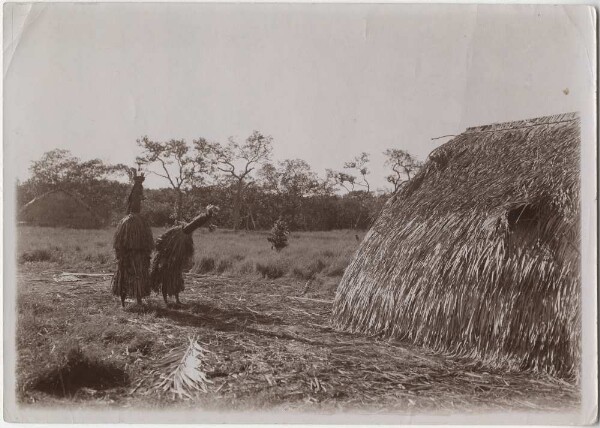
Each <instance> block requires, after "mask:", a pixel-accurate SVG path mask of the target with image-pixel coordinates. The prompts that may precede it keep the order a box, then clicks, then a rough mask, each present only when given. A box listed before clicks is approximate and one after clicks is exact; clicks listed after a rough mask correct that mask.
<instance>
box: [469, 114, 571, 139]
mask: <svg viewBox="0 0 600 428" xmlns="http://www.w3.org/2000/svg"><path fill="white" fill-rule="evenodd" d="M578 119H579V113H578V112H570V113H562V114H555V115H551V116H542V117H536V118H533V119H525V120H516V121H512V122H499V123H492V124H490V125H481V126H472V127H469V128H467V129H466V131H465V132H464V133H469V134H470V133H476V132H499V131H509V130H512V129H520V128H530V127H533V126H541V125H553V124H558V123H564V122H572V121H575V120H578Z"/></svg>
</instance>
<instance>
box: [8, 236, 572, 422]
mask: <svg viewBox="0 0 600 428" xmlns="http://www.w3.org/2000/svg"><path fill="white" fill-rule="evenodd" d="M161 232H162V230H155V231H154V236H155V237H157V236H158V235H159V234H160V233H161ZM111 236H112V231H111V230H102V231H77V230H64V229H62V230H61V229H46V228H34V227H20V228H19V230H18V238H19V248H18V254H17V255H18V260H19V262H18V263H19V264H18V278H17V283H16V284H17V287H18V325H17V351H18V367H17V386H18V392H17V394H18V399H19V401H20V402H21V403H26V404H32V405H47V404H55V403H60V404H61V405H62V406H65V405H88V406H93V407H96V408H97V407H105V406H119V407H132V406H151V407H162V406H183V407H202V408H205V409H227V410H247V409H279V410H282V409H296V410H305V411H343V410H349V409H363V410H369V411H392V412H419V411H432V410H436V411H442V412H456V411H474V410H488V411H497V410H506V409H511V410H523V409H526V410H531V409H534V410H544V411H549V410H550V411H551V410H562V409H565V408H573V407H575V406H577V404H578V403H579V395H578V392H577V388H576V387H575V386H573V385H570V384H567V383H565V382H563V381H561V380H557V379H552V378H549V377H547V376H545V375H542V374H535V373H522V372H513V373H504V372H493V371H488V370H486V369H485V368H483V367H480V366H479V365H478V364H476V363H474V362H470V361H463V360H458V359H455V358H450V357H447V356H442V355H436V354H433V353H431V352H428V351H427V350H424V349H418V348H414V347H412V346H410V345H407V344H405V343H400V342H397V341H393V340H383V339H381V338H378V337H365V336H359V335H352V334H348V333H340V332H336V331H335V330H333V329H332V328H331V327H330V324H329V318H330V313H331V301H332V299H333V297H334V294H335V288H336V286H337V283H338V282H339V280H340V278H341V275H342V274H343V270H344V267H345V266H346V265H347V263H348V261H349V259H350V258H351V256H352V254H353V252H354V250H355V249H356V247H357V245H358V242H357V240H356V238H355V233H354V231H336V232H327V233H325V232H306V233H292V234H291V235H290V239H289V247H288V248H286V249H284V250H283V251H282V252H281V253H275V252H274V251H272V250H271V248H270V245H269V243H268V242H267V240H266V233H259V232H256V233H250V232H239V233H232V232H228V231H216V232H214V233H209V232H207V231H204V230H203V231H198V232H196V234H195V237H194V238H195V245H196V255H195V265H194V268H193V269H192V271H191V272H190V273H188V274H186V276H185V277H186V290H185V291H184V292H183V294H182V295H181V299H182V305H181V306H175V305H173V306H169V307H165V305H164V302H163V301H162V297H160V296H156V295H153V296H152V297H150V298H149V299H147V301H146V304H145V305H144V307H139V306H137V305H135V304H134V303H133V302H128V305H127V307H126V308H124V309H123V308H121V305H120V302H119V299H118V298H116V297H114V296H112V295H111V293H110V277H109V276H91V277H86V276H80V277H79V280H77V281H74V282H59V281H57V280H56V279H58V278H60V274H61V273H63V272H75V273H94V274H101V273H107V274H109V273H110V272H112V271H113V269H114V260H113V254H112V250H111ZM360 237H361V238H362V235H361V236H360ZM191 337H193V338H195V339H196V340H197V341H198V342H199V343H200V344H201V346H202V347H203V348H204V350H205V352H204V355H203V357H202V371H203V372H204V373H205V375H206V378H207V381H208V382H207V384H206V387H207V388H206V392H199V393H198V394H195V395H193V396H192V397H190V398H182V397H179V396H177V395H174V394H172V393H168V392H167V393H163V394H159V393H157V392H156V390H154V389H152V388H151V385H152V379H154V376H156V370H157V369H156V368H157V363H158V362H159V361H160V360H161V359H162V358H163V357H164V356H165V355H167V354H168V353H169V352H170V351H171V350H172V349H173V348H177V347H180V346H185V345H186V344H187V343H188V338H191Z"/></svg>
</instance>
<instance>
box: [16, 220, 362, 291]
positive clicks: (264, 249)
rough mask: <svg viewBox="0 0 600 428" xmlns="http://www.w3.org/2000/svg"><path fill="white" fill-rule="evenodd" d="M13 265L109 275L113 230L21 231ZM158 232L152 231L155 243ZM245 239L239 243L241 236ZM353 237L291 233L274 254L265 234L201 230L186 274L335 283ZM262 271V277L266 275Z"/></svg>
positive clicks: (343, 233)
mask: <svg viewBox="0 0 600 428" xmlns="http://www.w3.org/2000/svg"><path fill="white" fill-rule="evenodd" d="M18 232H19V248H18V254H19V263H41V262H43V263H46V264H50V265H53V266H55V267H56V268H60V269H63V270H65V271H68V270H86V269H95V270H97V271H100V272H112V271H113V270H114V268H115V266H116V261H115V258H114V255H113V254H112V251H111V247H110V243H111V240H112V236H113V230H111V229H103V230H74V229H54V228H38V227H30V226H22V227H19V229H18ZM163 232H164V229H159V228H155V229H153V235H154V238H155V239H156V238H157V237H158V236H160V234H161V233H163ZM242 233H243V234H244V235H245V236H243V237H240V235H241V234H242ZM354 234H355V231H349V230H348V231H333V232H295V233H294V238H293V239H294V245H293V246H291V247H288V248H285V249H283V250H282V251H280V252H279V253H276V254H275V253H274V252H273V251H272V250H271V249H270V247H269V246H268V244H267V243H266V242H265V238H266V237H267V236H268V233H267V232H249V231H248V232H246V231H245V232H238V233H231V231H230V230H226V229H218V230H217V231H215V232H212V233H211V232H209V231H208V230H205V229H201V230H198V231H196V232H195V234H194V247H195V253H194V264H193V267H192V268H191V271H190V272H192V273H195V274H200V275H217V274H219V275H226V276H233V277H240V276H244V277H245V276H264V277H265V278H279V277H282V276H286V275H287V276H290V277H293V278H297V279H304V278H308V277H312V276H314V275H317V276H318V275H321V276H327V277H337V276H341V275H342V274H343V268H344V267H345V266H346V265H347V264H348V263H349V261H350V258H351V256H352V254H353V252H354V251H355V249H356V248H357V246H358V243H357V242H356V240H355V238H354ZM267 271H268V273H267Z"/></svg>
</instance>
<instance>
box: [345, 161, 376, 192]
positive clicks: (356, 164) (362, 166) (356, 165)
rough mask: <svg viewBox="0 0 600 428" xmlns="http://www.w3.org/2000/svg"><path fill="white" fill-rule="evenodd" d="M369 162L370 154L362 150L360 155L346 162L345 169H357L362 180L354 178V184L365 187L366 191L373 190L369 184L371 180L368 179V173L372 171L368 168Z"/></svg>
mask: <svg viewBox="0 0 600 428" xmlns="http://www.w3.org/2000/svg"><path fill="white" fill-rule="evenodd" d="M368 163H369V154H368V153H365V152H362V153H361V154H360V155H359V156H356V157H355V158H354V159H352V160H351V161H350V162H346V163H345V164H344V168H345V169H349V170H351V171H357V172H358V173H359V174H360V177H361V180H360V181H356V179H354V184H356V185H358V186H360V187H363V188H365V191H366V192H367V193H369V192H370V191H371V186H370V185H369V181H368V180H367V175H369V174H370V173H371V172H370V171H369V169H368V168H367V164H368Z"/></svg>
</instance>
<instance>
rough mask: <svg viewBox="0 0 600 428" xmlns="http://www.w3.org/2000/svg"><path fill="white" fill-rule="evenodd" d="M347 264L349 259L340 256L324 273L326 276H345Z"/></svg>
mask: <svg viewBox="0 0 600 428" xmlns="http://www.w3.org/2000/svg"><path fill="white" fill-rule="evenodd" d="M347 266H348V260H346V259H345V258H338V259H336V260H334V261H333V263H331V264H330V265H329V267H328V268H327V269H325V271H324V272H323V273H324V274H325V275H326V276H343V275H344V271H345V270H346V267H347Z"/></svg>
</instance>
